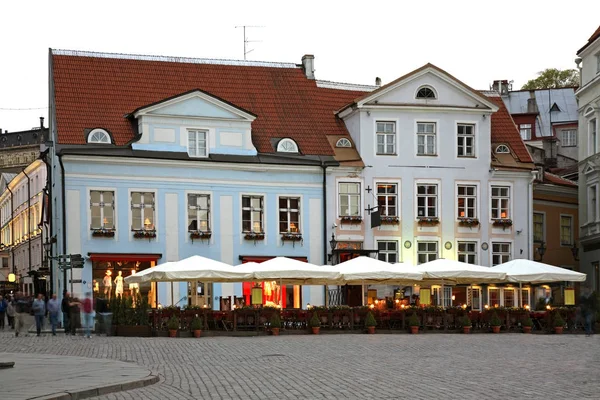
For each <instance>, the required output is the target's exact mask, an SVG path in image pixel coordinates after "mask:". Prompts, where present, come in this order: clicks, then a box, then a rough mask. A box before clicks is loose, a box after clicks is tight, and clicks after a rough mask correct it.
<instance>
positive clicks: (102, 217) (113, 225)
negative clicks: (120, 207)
mask: <svg viewBox="0 0 600 400" xmlns="http://www.w3.org/2000/svg"><path fill="white" fill-rule="evenodd" d="M92 192H99V193H100V202H99V203H97V204H96V203H92ZM104 193H112V214H113V215H112V221H113V223H112V226H105V225H104V218H105V217H106V216H105V215H104V206H105V205H106V203H105V202H104ZM88 197H89V202H88V204H89V211H90V220H89V221H90V230H98V229H107V230H114V229H115V226H116V214H115V203H116V202H115V197H116V192H115V191H114V190H95V189H90V190H88ZM92 207H100V221H101V226H99V227H95V226H93V223H92V221H93V218H92Z"/></svg>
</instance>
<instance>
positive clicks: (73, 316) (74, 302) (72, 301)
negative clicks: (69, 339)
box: [69, 297, 81, 336]
mask: <svg viewBox="0 0 600 400" xmlns="http://www.w3.org/2000/svg"><path fill="white" fill-rule="evenodd" d="M80 320H81V317H80V314H79V299H77V298H75V297H70V298H69V325H70V330H71V335H73V336H75V335H76V334H77V328H79V325H80Z"/></svg>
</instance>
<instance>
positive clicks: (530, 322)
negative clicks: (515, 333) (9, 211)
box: [521, 317, 533, 326]
mask: <svg viewBox="0 0 600 400" xmlns="http://www.w3.org/2000/svg"><path fill="white" fill-rule="evenodd" d="M521 325H523V326H533V320H532V319H531V317H527V318H525V319H524V320H523V321H521Z"/></svg>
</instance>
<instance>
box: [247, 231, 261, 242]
mask: <svg viewBox="0 0 600 400" xmlns="http://www.w3.org/2000/svg"><path fill="white" fill-rule="evenodd" d="M243 233H244V239H246V240H254V241H257V240H265V233H264V232H243Z"/></svg>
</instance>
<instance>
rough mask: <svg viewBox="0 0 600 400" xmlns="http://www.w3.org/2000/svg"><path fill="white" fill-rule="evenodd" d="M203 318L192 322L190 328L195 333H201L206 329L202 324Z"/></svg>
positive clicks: (197, 318) (196, 318)
mask: <svg viewBox="0 0 600 400" xmlns="http://www.w3.org/2000/svg"><path fill="white" fill-rule="evenodd" d="M202 322H203V321H202V318H199V317H198V316H196V317H194V319H192V322H191V324H190V328H191V330H193V331H201V330H202V328H204V324H203V323H202Z"/></svg>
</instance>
